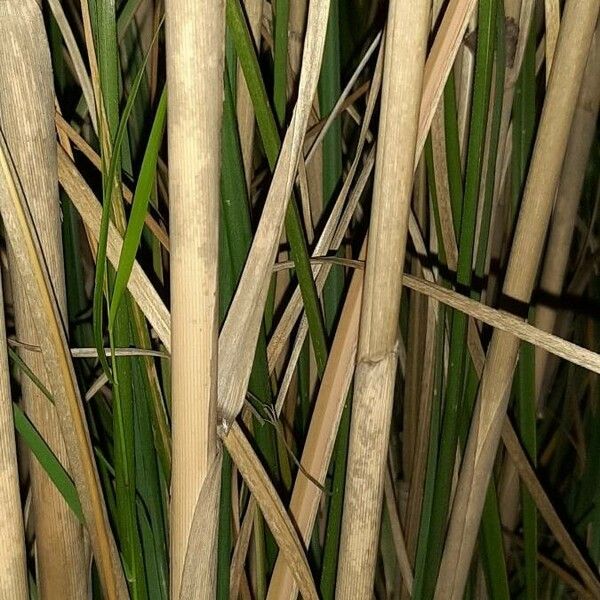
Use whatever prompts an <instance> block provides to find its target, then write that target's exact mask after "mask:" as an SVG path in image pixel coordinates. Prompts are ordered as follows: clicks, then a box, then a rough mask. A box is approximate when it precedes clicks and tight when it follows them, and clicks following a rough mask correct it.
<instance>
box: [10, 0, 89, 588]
mask: <svg viewBox="0 0 600 600" xmlns="http://www.w3.org/2000/svg"><path fill="white" fill-rule="evenodd" d="M0 81H2V85H1V86H0V125H1V127H2V132H3V134H4V136H5V139H6V142H7V144H8V146H9V148H10V152H11V156H12V159H13V160H14V162H15V166H16V169H17V172H18V175H19V179H20V182H21V184H22V186H23V188H24V192H25V196H26V199H27V202H28V204H29V208H30V210H31V214H32V217H33V220H34V223H35V227H36V231H37V236H38V238H39V240H40V242H41V245H42V247H43V252H44V259H45V261H46V264H47V265H48V269H49V272H50V276H51V280H52V283H53V286H54V289H53V292H54V295H55V297H56V299H57V302H58V304H59V306H60V310H61V316H62V319H63V321H64V320H65V317H66V296H65V282H64V270H63V269H64V268H63V254H62V242H61V237H60V236H61V228H60V222H61V219H60V207H59V198H58V183H57V166H56V142H55V136H54V118H53V117H54V97H53V95H54V90H53V83H52V70H51V64H50V53H49V50H48V43H47V40H46V32H45V30H44V23H43V19H42V14H41V12H40V9H39V6H38V4H37V2H35V0H26V1H25V2H21V1H18V2H15V1H12V0H11V1H8V2H2V3H1V4H0ZM3 187H4V185H3ZM4 193H6V192H4ZM12 244H14V241H13V242H12V243H11V246H10V247H9V258H10V263H11V273H12V275H13V289H14V293H15V313H16V314H15V317H16V326H17V335H18V336H19V338H20V339H22V340H24V341H27V342H29V343H32V344H38V343H39V342H38V334H37V331H36V327H35V323H34V320H33V319H32V314H31V308H30V305H29V302H30V301H31V299H30V298H29V297H28V294H27V292H26V290H25V288H24V286H23V281H22V280H21V276H20V275H19V273H20V269H19V268H18V266H17V265H18V263H17V262H16V260H15V255H14V252H13V250H14V248H13V247H12ZM33 301H35V300H33ZM23 357H24V359H25V360H26V361H27V362H28V364H29V365H30V366H31V368H32V369H33V370H34V372H36V373H37V374H38V375H39V376H40V377H41V378H42V381H47V378H46V376H45V373H44V371H45V368H46V367H45V365H44V360H43V358H42V357H41V356H40V355H39V354H36V353H32V352H27V351H23ZM52 376H53V375H51V377H52ZM22 389H23V401H24V405H25V407H26V409H27V412H28V414H29V416H30V418H31V419H32V421H33V422H34V424H35V426H36V427H37V429H38V431H39V432H40V433H41V434H42V436H43V437H44V438H45V440H46V441H47V442H48V443H49V445H50V446H51V447H52V449H53V450H54V452H55V454H56V455H57V456H58V457H59V459H60V460H61V461H62V462H63V465H65V466H66V467H67V468H69V461H68V458H67V450H66V447H65V443H64V441H63V436H62V432H61V429H60V424H59V420H58V418H57V415H56V410H55V408H54V407H53V406H52V405H51V404H50V403H49V402H48V400H47V398H45V397H44V396H43V395H42V394H41V393H40V392H39V390H38V389H37V387H36V386H35V384H33V382H31V381H30V380H28V379H27V378H25V380H24V381H23V388H22ZM31 481H32V490H33V509H34V519H35V521H34V523H35V525H34V527H35V533H36V550H37V564H38V569H39V585H40V593H41V594H42V596H44V597H49V598H55V597H56V598H58V597H62V598H67V599H69V598H73V599H75V598H81V597H83V596H84V595H85V594H86V593H87V588H88V568H89V567H88V559H87V555H88V551H87V550H86V542H85V540H84V532H83V528H82V527H81V525H80V523H78V521H77V518H76V517H75V515H74V514H73V513H72V512H71V510H70V508H69V507H68V506H67V504H66V503H65V501H64V500H63V499H62V497H61V496H60V494H59V492H58V491H57V490H56V488H55V487H54V484H53V483H52V482H51V481H50V480H49V478H48V477H47V475H46V474H45V472H44V471H43V469H42V468H41V467H40V465H39V464H38V463H37V461H35V460H32V461H31Z"/></svg>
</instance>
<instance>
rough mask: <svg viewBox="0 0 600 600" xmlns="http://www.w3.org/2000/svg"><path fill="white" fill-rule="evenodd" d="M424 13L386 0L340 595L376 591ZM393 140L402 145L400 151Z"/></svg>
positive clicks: (424, 7)
mask: <svg viewBox="0 0 600 600" xmlns="http://www.w3.org/2000/svg"><path fill="white" fill-rule="evenodd" d="M430 9H431V2H428V1H427V0H421V1H419V2H414V3H403V2H392V3H391V4H390V7H389V13H388V20H387V35H386V42H385V57H384V66H383V68H384V75H383V88H382V98H381V117H380V123H379V138H378V139H379V142H378V148H377V162H376V166H375V180H374V189H373V205H372V213H371V222H370V227H369V240H370V241H369V248H368V255H367V264H366V269H365V283H364V292H363V299H362V307H361V324H360V334H359V342H358V350H357V367H356V374H355V393H354V400H353V406H352V425H351V430H350V441H349V449H348V467H347V468H348V473H347V477H346V491H345V497H344V513H343V519H342V532H341V544H340V557H339V567H338V582H337V595H338V597H339V598H356V597H359V598H366V597H368V596H369V595H370V594H371V593H372V589H373V578H374V575H375V561H376V557H377V540H378V534H379V517H380V512H381V501H382V495H383V475H384V468H385V458H386V454H387V445H388V436H389V428H390V418H391V408H392V403H393V389H394V381H395V374H396V366H397V364H398V356H397V348H396V345H397V338H396V331H397V320H398V314H399V309H400V295H401V285H402V269H403V264H404V255H405V247H406V234H407V229H408V213H409V207H410V198H411V192H412V178H413V170H414V156H415V152H414V150H415V146H416V140H417V131H418V125H419V122H418V117H419V108H420V100H421V86H422V80H423V67H424V63H425V51H426V43H427V33H428V30H429V19H430ZM398 139H403V140H404V141H405V143H404V144H403V145H402V147H401V148H398V145H397V140H398Z"/></svg>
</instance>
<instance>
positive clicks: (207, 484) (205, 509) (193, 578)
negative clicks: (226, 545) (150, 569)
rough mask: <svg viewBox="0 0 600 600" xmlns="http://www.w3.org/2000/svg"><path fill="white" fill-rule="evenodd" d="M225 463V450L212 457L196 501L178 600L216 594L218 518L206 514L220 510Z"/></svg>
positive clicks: (208, 596)
mask: <svg viewBox="0 0 600 600" xmlns="http://www.w3.org/2000/svg"><path fill="white" fill-rule="evenodd" d="M222 466H223V453H222V452H221V451H219V452H217V453H216V454H215V456H214V458H213V461H212V465H210V468H209V470H208V472H207V474H206V477H205V478H204V483H203V484H202V489H201V490H200V494H199V495H198V501H197V502H196V508H195V510H194V516H193V518H192V524H191V527H190V536H189V544H188V547H187V549H186V553H185V562H184V566H183V571H182V576H181V589H180V593H179V600H196V599H197V598H207V600H208V599H210V598H213V597H214V581H213V573H214V571H215V570H216V563H217V533H218V519H207V518H206V515H211V514H218V512H219V499H220V493H221V477H220V475H221V469H222ZM207 565H208V566H207Z"/></svg>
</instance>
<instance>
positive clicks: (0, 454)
mask: <svg viewBox="0 0 600 600" xmlns="http://www.w3.org/2000/svg"><path fill="white" fill-rule="evenodd" d="M6 347H7V346H6V325H5V323H4V299H3V291H2V281H1V280H0V539H2V540H3V544H2V547H1V548H0V598H2V599H3V600H27V598H29V593H28V591H27V558H26V556H25V532H24V529H23V513H22V510H21V496H20V493H19V471H18V468H17V453H16V444H15V425H14V422H13V412H12V398H11V393H10V377H9V373H10V371H9V367H8V354H7V352H6Z"/></svg>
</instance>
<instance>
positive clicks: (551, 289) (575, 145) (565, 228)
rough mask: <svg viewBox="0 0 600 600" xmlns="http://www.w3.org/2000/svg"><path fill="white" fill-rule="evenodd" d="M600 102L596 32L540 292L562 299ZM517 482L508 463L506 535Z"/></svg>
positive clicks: (545, 322)
mask: <svg viewBox="0 0 600 600" xmlns="http://www.w3.org/2000/svg"><path fill="white" fill-rule="evenodd" d="M599 103H600V32H599V31H598V29H596V33H595V35H594V40H593V42H592V46H591V49H590V54H589V57H588V62H587V66H586V70H585V72H584V75H583V82H582V84H581V90H580V92H579V99H578V100H577V107H576V109H575V114H574V116H573V124H572V126H571V133H570V135H569V142H568V145H567V151H566V154H565V161H564V164H563V168H562V174H561V180H560V184H559V186H558V192H557V194H556V201H555V205H554V211H553V214H552V223H551V226H550V233H549V235H548V248H549V251H548V252H546V255H545V258H544V266H543V269H542V276H541V279H540V284H539V287H540V289H541V290H542V292H544V293H545V294H548V295H550V296H552V297H560V296H561V294H562V292H563V286H564V282H565V275H566V272H567V266H568V261H569V256H570V250H571V240H572V239H573V231H574V229H575V219H576V217H577V210H578V208H579V200H580V197H581V190H582V187H583V181H584V177H585V170H586V166H587V159H588V156H589V152H590V148H591V145H592V142H593V140H594V134H595V127H596V119H597V118H598V105H599ZM557 316H558V311H557V309H556V308H555V307H554V306H552V305H548V304H543V303H540V304H539V305H538V306H537V307H536V311H535V325H536V327H538V328H539V329H543V330H544V331H548V332H549V333H553V332H554V329H555V325H556V320H557ZM548 358H549V357H548V353H547V352H546V351H545V350H543V349H541V348H537V349H536V352H535V360H536V365H535V376H536V398H537V402H538V406H539V405H541V404H542V403H543V397H542V394H543V382H544V373H545V372H546V366H547V364H548ZM518 483H519V482H518V475H517V471H516V468H515V466H514V465H513V464H512V462H510V461H509V462H508V463H506V465H505V468H504V472H503V474H502V488H501V494H502V496H501V501H500V506H501V507H502V524H503V525H504V527H505V528H506V529H507V530H508V531H514V529H515V527H516V524H517V518H518V500H519V493H518V492H519V486H518ZM507 541H508V540H507Z"/></svg>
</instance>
